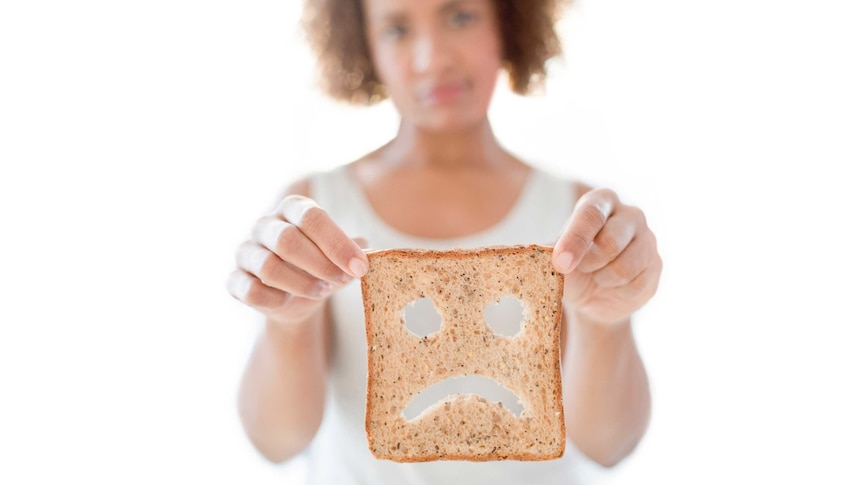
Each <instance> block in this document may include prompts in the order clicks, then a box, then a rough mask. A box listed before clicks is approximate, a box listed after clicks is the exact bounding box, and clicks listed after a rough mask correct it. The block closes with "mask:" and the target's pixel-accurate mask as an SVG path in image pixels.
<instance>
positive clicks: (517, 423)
mask: <svg viewBox="0 0 862 485" xmlns="http://www.w3.org/2000/svg"><path fill="white" fill-rule="evenodd" d="M551 252H552V248H549V247H543V246H535V245H534V246H511V247H508V246H507V247H492V248H479V249H472V250H452V251H432V250H406V249H392V250H384V251H376V252H370V253H368V260H369V263H370V269H369V271H368V274H366V275H365V276H364V277H363V278H362V298H363V302H364V305H365V326H366V335H367V338H368V388H367V396H366V409H365V430H366V434H367V437H368V446H369V448H370V450H371V452H372V453H373V454H374V456H376V457H377V458H381V459H388V460H394V461H398V462H418V461H431V460H471V461H488V460H505V459H514V460H549V459H554V458H559V457H561V456H562V454H563V451H564V449H565V444H566V430H565V421H564V417H563V401H562V387H561V382H560V325H561V317H562V309H561V297H562V294H563V275H561V274H560V273H557V272H556V271H554V268H553V266H552V265H551ZM506 296H513V297H515V298H517V299H518V300H520V301H521V303H522V305H523V308H524V320H523V322H522V324H521V330H520V331H519V332H518V333H517V334H515V335H514V336H512V337H506V336H503V335H499V334H495V333H494V331H493V330H492V329H491V327H489V325H488V324H487V323H486V322H485V320H484V318H483V310H484V309H485V307H486V306H487V305H489V304H490V303H493V302H495V301H498V300H500V298H502V297H506ZM421 298H429V299H430V300H431V301H432V302H433V304H434V307H435V308H436V309H437V311H438V313H439V314H440V316H441V320H442V323H441V328H440V330H439V331H436V332H434V333H432V334H430V335H427V336H425V337H421V338H420V337H417V336H416V335H415V334H413V333H411V332H410V331H408V329H407V328H406V327H405V324H404V308H405V307H406V306H408V305H409V304H411V303H412V302H414V301H416V300H418V299H421ZM473 374H475V375H481V376H485V377H489V378H491V379H494V380H496V381H497V382H498V383H500V384H502V385H503V386H504V387H506V388H507V389H508V390H510V391H512V392H513V393H514V394H515V395H517V396H518V398H519V399H520V402H521V404H522V405H523V408H524V410H523V412H522V413H521V415H520V416H517V417H516V416H514V415H513V414H512V412H510V411H509V410H508V409H506V408H505V407H503V406H502V404H500V403H491V402H488V401H487V400H485V399H484V398H482V397H480V396H477V395H475V394H457V395H450V396H449V397H447V398H446V399H444V400H443V401H441V402H439V403H437V404H436V405H433V406H431V407H430V408H428V409H426V410H425V411H424V412H423V413H422V414H420V415H419V416H418V417H416V418H415V419H413V420H411V421H408V420H407V419H406V418H405V417H404V416H403V414H402V413H403V410H404V408H405V406H407V404H408V402H410V400H411V399H412V397H413V396H415V395H416V394H417V393H419V392H420V391H422V390H424V389H426V388H427V387H429V386H431V385H433V384H435V383H437V382H440V381H443V380H445V379H448V378H451V377H456V376H465V375H473Z"/></svg>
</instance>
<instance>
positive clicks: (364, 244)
mask: <svg viewBox="0 0 862 485" xmlns="http://www.w3.org/2000/svg"><path fill="white" fill-rule="evenodd" d="M351 239H353V242H355V243H356V245H357V246H359V248H360V249H368V240H367V239H365V238H364V237H354V238H351Z"/></svg>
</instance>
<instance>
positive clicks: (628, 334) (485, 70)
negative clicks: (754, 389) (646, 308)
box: [228, 0, 662, 466]
mask: <svg viewBox="0 0 862 485" xmlns="http://www.w3.org/2000/svg"><path fill="white" fill-rule="evenodd" d="M363 8H364V11H365V12H366V15H365V18H366V36H367V40H368V44H369V47H370V50H371V53H372V58H373V61H374V67H375V70H376V72H377V74H378V76H379V78H380V79H381V81H382V82H383V84H384V85H385V86H386V88H387V92H388V93H389V96H390V98H391V99H392V102H393V103H394V105H395V107H396V108H397V109H398V112H399V113H400V115H401V124H400V127H399V130H398V133H397V134H396V136H395V137H394V138H393V139H392V140H391V141H390V142H389V143H387V144H386V145H384V146H382V147H380V148H379V149H377V150H375V151H374V152H372V153H369V154H368V155H366V156H364V157H362V158H361V159H359V160H357V161H355V162H353V163H351V164H350V166H349V170H350V171H351V174H352V175H353V176H354V177H355V179H356V180H357V181H358V182H359V184H360V185H361V187H362V188H363V190H364V192H365V195H366V196H367V197H368V200H369V202H370V203H371V205H372V207H373V208H374V209H375V211H376V212H377V213H378V215H379V216H380V217H381V218H382V219H383V220H384V221H386V222H387V223H388V224H390V225H391V226H393V227H395V228H396V229H398V230H400V231H402V232H404V233H408V234H412V235H415V236H419V237H425V238H453V237H459V236H464V235H468V234H473V233H476V232H478V231H481V230H483V229H486V228H488V227H490V226H492V225H494V224H495V223H496V222H497V221H499V220H500V219H502V218H503V217H505V215H506V213H507V212H508V211H509V209H510V208H511V207H512V205H513V204H514V203H515V201H516V199H517V197H518V195H519V193H520V190H521V187H522V186H523V184H524V181H525V180H526V178H527V176H528V174H529V171H530V168H529V167H528V166H527V165H526V164H524V163H523V162H522V161H520V160H518V159H517V158H516V157H514V156H513V155H511V154H510V153H508V152H507V151H506V150H504V149H503V148H502V146H501V145H500V144H499V143H498V141H497V140H496V138H495V136H494V134H493V131H492V130H491V126H490V123H489V121H488V118H487V109H488V106H489V103H490V100H491V97H492V94H493V90H494V85H495V83H496V78H497V75H498V73H499V71H500V68H501V58H500V45H501V43H500V37H499V35H500V34H499V30H498V27H497V23H496V17H495V12H494V6H493V2H492V0H422V1H415V0H363ZM572 190H573V192H574V193H575V197H576V198H577V201H578V202H577V204H576V206H575V208H574V210H573V213H572V216H571V218H570V220H569V221H568V223H567V224H566V225H565V227H562V228H561V232H560V234H561V236H560V238H559V240H558V241H556V243H555V245H554V258H553V261H554V265H555V267H556V269H557V270H558V271H560V272H561V273H563V274H564V275H565V291H564V301H563V305H564V312H565V315H566V318H565V319H564V329H563V338H562V350H563V359H562V365H563V369H562V370H563V396H564V405H565V409H566V422H567V432H568V435H569V437H570V438H571V439H572V441H573V443H574V444H575V445H576V446H577V447H578V448H579V449H580V450H581V451H582V452H583V453H584V454H585V455H587V456H588V457H589V458H591V459H592V460H594V461H596V462H597V463H600V464H603V465H605V466H612V465H614V464H616V463H618V462H619V461H620V460H622V459H623V458H625V457H626V456H627V455H628V454H629V453H631V451H632V450H633V449H634V448H635V446H636V445H637V443H638V442H639V441H640V439H641V437H642V436H643V434H644V433H645V431H646V428H647V424H648V421H649V415H650V393H649V384H648V379H647V374H646V371H645V369H644V365H643V362H642V360H641V358H640V355H639V353H638V351H637V347H636V344H635V341H634V338H633V336H632V328H631V315H632V313H633V312H634V311H636V310H637V309H638V308H640V307H641V306H642V305H643V304H645V303H646V302H647V301H648V300H649V299H650V298H651V297H652V296H653V295H654V293H655V291H656V288H657V286H658V281H659V277H660V274H661V268H662V263H661V258H660V257H659V255H658V251H657V246H656V240H655V236H654V235H653V233H652V231H651V230H650V229H649V227H648V225H647V223H646V219H645V217H644V215H643V213H642V212H641V211H640V210H639V209H637V208H636V207H633V206H630V205H625V204H623V203H621V202H620V201H619V199H618V197H617V195H616V194H615V193H614V192H613V191H610V190H607V189H597V190H593V189H591V188H590V187H586V186H584V185H582V184H577V183H574V184H573V186H572ZM308 195H309V194H308V184H307V181H304V180H301V181H298V182H296V183H294V184H292V185H291V186H290V187H288V189H287V190H286V195H285V197H284V198H283V200H282V201H281V203H280V204H279V206H278V208H277V209H276V210H275V211H273V213H272V214H270V215H267V216H265V217H263V218H261V219H260V220H259V221H258V222H257V224H256V226H255V229H254V231H253V236H252V238H251V239H250V240H249V241H247V242H245V243H243V244H242V245H241V246H240V248H239V249H238V250H237V270H236V271H235V272H234V273H233V274H232V275H231V276H230V278H229V282H228V286H229V290H230V292H231V294H232V295H233V296H234V297H236V298H237V299H239V300H241V301H243V302H244V303H246V304H248V305H250V306H252V307H253V308H256V309H258V310H259V311H260V312H261V313H262V314H263V315H265V317H266V325H265V331H264V332H262V334H261V337H260V338H259V339H258V342H257V343H256V345H255V347H254V349H253V351H252V353H251V356H250V358H249V362H248V365H247V368H246V370H245V373H244V375H243V379H242V383H241V386H240V392H239V396H238V405H239V410H240V417H241V421H242V423H243V426H244V428H245V430H246V432H247V434H248V436H249V438H250V440H251V441H252V443H253V444H254V445H255V446H256V447H257V448H258V450H260V452H261V453H262V454H263V455H264V456H265V457H266V458H268V459H270V460H272V461H274V462H280V461H284V460H286V459H288V458H290V457H292V456H294V455H295V454H297V453H299V452H300V451H301V450H302V449H303V448H305V447H306V446H307V445H308V443H309V442H310V441H311V439H312V438H313V437H314V435H315V433H316V432H317V429H318V427H319V425H320V422H321V419H322V417H323V407H324V402H325V379H326V373H327V361H328V356H327V352H328V345H327V341H328V332H329V329H330V328H331V325H330V324H329V322H328V318H329V317H328V314H327V311H326V309H327V306H326V302H327V299H328V297H329V296H330V295H331V294H332V293H333V292H334V291H337V290H338V289H339V288H340V287H342V286H343V285H344V284H346V283H348V282H350V281H351V280H352V279H354V278H359V277H361V276H362V275H364V274H365V272H366V271H367V268H368V263H367V259H366V257H365V255H364V253H363V251H362V249H361V245H362V244H363V242H362V241H355V240H352V239H350V238H349V237H348V236H347V235H345V234H344V232H343V231H342V230H341V229H340V228H339V227H338V226H337V225H336V224H335V223H334V222H333V221H332V220H331V219H330V218H329V216H328V215H327V214H326V212H325V211H323V210H322V209H320V208H319V207H318V206H317V205H316V203H315V202H314V201H313V200H311V199H309V198H308ZM428 221H434V223H433V224H429V223H428Z"/></svg>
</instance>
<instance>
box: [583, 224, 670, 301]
mask: <svg viewBox="0 0 862 485" xmlns="http://www.w3.org/2000/svg"><path fill="white" fill-rule="evenodd" d="M654 257H656V253H655V244H654V242H653V241H652V238H651V237H650V236H649V234H643V235H640V236H638V237H635V238H634V239H632V241H631V243H630V244H629V245H628V246H626V248H625V249H624V250H623V252H621V253H620V254H619V256H617V257H616V258H615V259H614V260H613V261H611V262H609V263H608V264H607V265H605V266H604V267H603V268H601V269H599V270H598V271H595V272H594V273H592V275H591V276H592V279H593V282H595V284H597V285H598V286H600V287H603V288H616V287H619V286H624V285H627V284H629V283H631V282H632V281H634V280H635V278H637V277H638V276H640V274H641V273H643V272H644V270H646V268H647V266H649V264H650V262H651V261H652V260H653V258H654Z"/></svg>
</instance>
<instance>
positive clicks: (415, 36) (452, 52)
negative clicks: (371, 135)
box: [363, 0, 501, 132]
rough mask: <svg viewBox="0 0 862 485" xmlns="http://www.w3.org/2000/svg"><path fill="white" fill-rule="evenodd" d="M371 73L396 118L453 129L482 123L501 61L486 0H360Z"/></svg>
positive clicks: (490, 4)
mask: <svg viewBox="0 0 862 485" xmlns="http://www.w3.org/2000/svg"><path fill="white" fill-rule="evenodd" d="M363 8H364V14H365V29H366V35H367V38H368V45H369V48H370V50H371V56H372V59H373V61H374V68H375V70H376V72H377V75H378V77H379V78H380V80H381V81H382V82H383V84H384V85H385V86H386V90H387V92H388V93H389V96H390V98H391V99H392V102H393V103H395V107H396V108H397V109H398V111H399V112H400V114H401V116H402V117H403V118H404V119H405V120H406V121H409V122H411V123H414V124H415V125H417V126H419V127H420V128H423V129H427V130H433V131H445V132H452V131H459V130H461V129H465V128H468V127H471V126H475V125H476V124H478V123H482V122H484V119H485V116H486V113H487V111H488V105H489V104H490V102H491V94H492V93H493V91H494V86H495V84H496V81H497V75H498V73H499V71H500V67H501V47H500V36H499V30H498V27H497V15H496V10H495V7H494V5H493V0H363Z"/></svg>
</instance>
